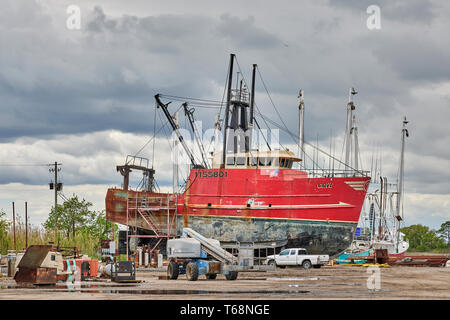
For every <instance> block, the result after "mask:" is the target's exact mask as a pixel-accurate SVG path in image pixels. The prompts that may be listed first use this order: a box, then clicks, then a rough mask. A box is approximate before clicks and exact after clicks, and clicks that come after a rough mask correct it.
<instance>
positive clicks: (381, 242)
mask: <svg viewBox="0 0 450 320" xmlns="http://www.w3.org/2000/svg"><path fill="white" fill-rule="evenodd" d="M407 123H408V121H407V120H406V117H405V118H404V120H403V128H402V138H401V153H400V167H399V175H398V183H397V184H388V182H387V178H386V177H385V178H383V177H380V178H379V181H378V180H377V179H374V180H373V182H372V183H371V185H370V186H369V191H368V192H367V196H366V199H365V205H364V207H363V211H364V208H367V207H368V208H369V212H368V213H367V212H364V213H363V214H361V217H360V222H359V227H358V228H357V229H356V232H355V235H354V238H353V241H352V244H351V246H350V247H349V248H348V249H347V250H346V251H345V252H344V253H343V254H341V255H340V256H338V257H337V258H336V262H337V263H340V264H348V263H365V262H366V260H364V259H361V260H357V259H354V258H355V257H368V256H372V255H374V252H375V250H377V249H386V250H387V252H388V255H389V256H390V257H398V256H404V255H405V253H406V251H407V250H408V248H409V243H408V241H407V240H406V239H405V234H404V233H402V232H401V231H400V229H401V228H400V225H401V222H402V221H403V218H404V215H403V210H402V207H403V206H402V200H403V198H402V195H403V174H404V172H403V171H404V151H405V138H406V137H408V136H409V133H408V130H407V129H406V124H407ZM377 173H378V172H377V170H376V169H375V176H376V175H377ZM373 190H374V191H373ZM367 204H368V206H367ZM367 222H368V223H367ZM350 257H351V258H352V259H350Z"/></svg>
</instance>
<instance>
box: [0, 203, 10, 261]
mask: <svg viewBox="0 0 450 320" xmlns="http://www.w3.org/2000/svg"><path fill="white" fill-rule="evenodd" d="M9 227H10V222H9V221H8V220H7V219H6V213H5V212H3V211H0V254H7V253H8V248H9V247H10V246H11V239H10V237H9V234H8V230H9Z"/></svg>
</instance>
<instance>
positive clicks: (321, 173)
mask: <svg viewBox="0 0 450 320" xmlns="http://www.w3.org/2000/svg"><path fill="white" fill-rule="evenodd" d="M300 170H301V171H305V172H306V173H308V176H310V177H313V178H321V177H322V178H333V177H369V176H370V171H363V170H358V171H356V170H333V169H300Z"/></svg>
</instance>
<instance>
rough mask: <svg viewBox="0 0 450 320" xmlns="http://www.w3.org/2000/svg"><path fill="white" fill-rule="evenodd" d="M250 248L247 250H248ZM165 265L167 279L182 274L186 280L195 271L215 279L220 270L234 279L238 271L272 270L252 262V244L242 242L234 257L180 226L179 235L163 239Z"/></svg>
mask: <svg viewBox="0 0 450 320" xmlns="http://www.w3.org/2000/svg"><path fill="white" fill-rule="evenodd" d="M249 251H251V254H249ZM167 257H168V258H169V259H170V261H169V265H168V267H167V275H168V277H169V279H173V280H175V279H177V278H178V275H180V274H186V277H187V279H188V280H190V281H196V280H197V279H198V276H199V275H205V276H206V278H207V279H215V278H216V277H217V274H224V275H225V277H226V279H227V280H236V278H237V276H238V272H240V271H261V270H272V269H274V268H273V266H255V265H253V248H252V247H250V246H249V245H245V246H242V250H240V252H239V254H238V257H236V256H234V255H233V254H231V253H230V252H228V251H227V250H225V249H223V248H222V247H221V246H220V242H219V241H218V240H215V239H209V238H206V237H204V236H202V235H201V234H200V233H198V232H196V231H194V230H192V229H190V228H184V229H183V234H182V236H181V238H178V239H169V240H168V241H167Z"/></svg>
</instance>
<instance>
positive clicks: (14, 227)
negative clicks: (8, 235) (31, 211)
mask: <svg viewBox="0 0 450 320" xmlns="http://www.w3.org/2000/svg"><path fill="white" fill-rule="evenodd" d="M12 206H13V237H14V251H15V252H16V256H17V247H16V211H15V208H14V202H13V203H12Z"/></svg>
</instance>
